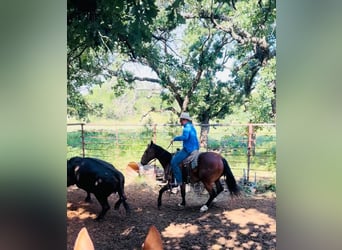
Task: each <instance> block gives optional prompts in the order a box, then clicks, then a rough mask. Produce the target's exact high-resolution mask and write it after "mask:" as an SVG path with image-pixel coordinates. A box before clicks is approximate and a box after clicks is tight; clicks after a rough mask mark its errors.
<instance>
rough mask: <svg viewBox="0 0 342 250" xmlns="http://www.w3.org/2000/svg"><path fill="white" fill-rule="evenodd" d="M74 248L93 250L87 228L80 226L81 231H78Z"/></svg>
mask: <svg viewBox="0 0 342 250" xmlns="http://www.w3.org/2000/svg"><path fill="white" fill-rule="evenodd" d="M74 250H95V248H94V245H93V242H92V240H91V239H90V236H89V234H88V230H87V228H85V227H82V229H81V231H80V232H79V233H78V235H77V238H76V241H75V245H74Z"/></svg>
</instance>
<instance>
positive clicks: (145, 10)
mask: <svg viewBox="0 0 342 250" xmlns="http://www.w3.org/2000/svg"><path fill="white" fill-rule="evenodd" d="M67 8H68V9H67V12H68V13H67V25H68V42H67V56H68V58H67V67H68V74H67V77H68V82H67V85H68V87H67V91H68V94H67V105H68V114H71V115H76V116H78V117H80V118H84V117H85V116H86V115H87V114H88V113H89V112H91V111H92V110H93V107H91V106H89V105H88V104H87V102H86V101H85V99H84V98H83V97H82V95H81V93H80V87H84V86H85V87H87V86H88V87H89V86H92V85H94V84H102V83H103V82H104V81H105V80H106V79H108V78H110V77H112V76H113V75H116V74H117V73H116V72H113V71H112V70H111V64H112V63H113V60H115V53H114V52H115V51H119V52H122V53H126V54H129V55H131V56H132V57H133V58H134V57H135V53H136V52H138V51H139V46H140V44H141V43H142V42H148V41H150V39H151V35H152V33H151V31H150V28H149V27H150V25H151V24H152V23H153V19H154V18H155V17H156V15H157V7H156V5H155V2H154V0H147V1H136V0H114V1H106V0H68V6H67ZM114 91H115V90H114Z"/></svg>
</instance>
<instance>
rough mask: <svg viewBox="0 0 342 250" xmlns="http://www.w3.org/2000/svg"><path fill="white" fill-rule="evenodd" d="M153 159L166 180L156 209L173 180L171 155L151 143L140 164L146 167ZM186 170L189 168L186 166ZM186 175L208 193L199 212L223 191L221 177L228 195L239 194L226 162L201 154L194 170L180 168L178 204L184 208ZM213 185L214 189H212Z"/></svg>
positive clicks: (218, 156)
mask: <svg viewBox="0 0 342 250" xmlns="http://www.w3.org/2000/svg"><path fill="white" fill-rule="evenodd" d="M153 159H158V160H159V162H160V164H161V165H162V166H163V168H164V172H165V177H166V179H167V180H168V184H166V185H165V186H163V187H162V188H161V189H160V191H159V196H158V208H160V206H161V200H162V195H163V193H164V192H165V191H166V190H168V189H169V188H170V185H171V184H170V183H171V182H172V180H173V177H172V173H171V167H170V162H171V159H172V154H171V153H169V152H168V151H166V150H165V149H163V148H162V147H160V146H158V145H157V144H154V143H153V142H152V141H151V143H150V144H149V145H148V146H147V149H146V150H145V152H144V154H143V156H142V157H141V161H140V162H141V164H142V165H146V164H147V163H148V162H150V161H151V160H153ZM187 168H191V167H190V166H188V167H187ZM188 173H189V175H190V182H191V183H196V182H199V181H201V182H202V183H203V184H204V187H205V189H206V190H207V191H208V193H209V199H208V201H207V202H206V203H205V205H203V206H202V207H201V209H200V211H201V212H205V211H207V210H208V207H209V206H210V205H211V203H212V201H213V200H214V199H215V197H216V196H217V195H218V194H219V193H221V192H222V191H223V187H222V184H221V182H220V178H221V177H222V176H225V179H226V183H227V186H228V189H229V192H230V194H231V195H235V196H238V195H239V194H240V188H239V186H238V185H237V183H236V181H235V178H234V175H233V173H232V171H231V170H230V167H229V165H228V162H227V160H226V159H225V158H223V157H222V156H221V155H219V154H217V153H215V152H203V153H200V155H199V156H198V166H197V167H196V168H195V169H191V170H189V171H187V170H186V168H184V167H182V175H183V185H181V195H182V202H181V204H180V205H182V206H185V183H188V182H189V181H188V180H187V177H188ZM214 184H215V186H216V189H215V188H214Z"/></svg>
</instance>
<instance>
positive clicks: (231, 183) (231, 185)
mask: <svg viewBox="0 0 342 250" xmlns="http://www.w3.org/2000/svg"><path fill="white" fill-rule="evenodd" d="M222 162H223V166H224V171H223V174H224V176H225V177H226V183H227V186H228V189H229V192H230V194H231V195H236V196H238V195H239V194H240V188H239V186H238V185H237V183H236V180H235V177H234V175H233V173H232V171H231V170H230V167H229V165H228V162H227V160H226V159H225V158H223V157H222Z"/></svg>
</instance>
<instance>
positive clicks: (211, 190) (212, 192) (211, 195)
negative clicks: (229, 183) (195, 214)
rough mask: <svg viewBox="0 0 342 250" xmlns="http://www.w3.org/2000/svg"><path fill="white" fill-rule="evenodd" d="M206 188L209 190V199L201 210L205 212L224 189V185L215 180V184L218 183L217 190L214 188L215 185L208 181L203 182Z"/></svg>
mask: <svg viewBox="0 0 342 250" xmlns="http://www.w3.org/2000/svg"><path fill="white" fill-rule="evenodd" d="M203 184H204V187H205V189H206V190H207V191H208V193H209V199H208V201H207V202H206V203H205V204H204V205H203V206H202V207H201V209H200V212H205V211H207V210H208V208H209V207H210V205H211V203H212V201H213V200H214V199H215V198H216V196H217V195H218V194H219V193H221V192H222V191H223V187H222V185H221V183H220V182H219V181H215V185H216V190H215V189H214V188H213V185H209V184H206V183H203Z"/></svg>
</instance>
